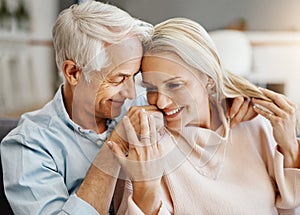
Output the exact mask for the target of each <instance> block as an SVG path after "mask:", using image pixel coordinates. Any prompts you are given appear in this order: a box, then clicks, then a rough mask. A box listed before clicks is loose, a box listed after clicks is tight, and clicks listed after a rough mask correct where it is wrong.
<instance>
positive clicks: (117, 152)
mask: <svg viewBox="0 0 300 215" xmlns="http://www.w3.org/2000/svg"><path fill="white" fill-rule="evenodd" d="M106 145H107V146H108V147H109V149H110V150H111V151H112V152H113V154H114V155H115V156H116V157H118V158H125V157H126V153H125V152H124V151H123V150H122V149H121V148H120V147H119V145H118V144H116V143H115V142H113V141H111V140H109V141H107V142H106Z"/></svg>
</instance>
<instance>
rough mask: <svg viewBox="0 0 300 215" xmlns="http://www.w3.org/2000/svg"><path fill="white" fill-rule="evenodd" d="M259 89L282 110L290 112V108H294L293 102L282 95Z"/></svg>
mask: <svg viewBox="0 0 300 215" xmlns="http://www.w3.org/2000/svg"><path fill="white" fill-rule="evenodd" d="M259 89H260V90H261V91H262V93H263V94H264V95H265V96H267V97H268V98H270V99H271V100H272V101H273V102H274V103H275V104H276V105H277V106H278V107H279V108H281V109H284V110H288V109H289V107H290V106H294V104H293V102H291V101H289V100H288V98H286V97H285V96H284V95H282V94H279V93H276V92H274V91H272V90H268V89H264V88H259Z"/></svg>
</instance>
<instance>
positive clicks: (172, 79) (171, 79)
mask: <svg viewBox="0 0 300 215" xmlns="http://www.w3.org/2000/svg"><path fill="white" fill-rule="evenodd" d="M179 78H181V77H179V76H176V77H173V78H170V79H168V80H165V81H163V83H167V82H169V81H174V80H176V79H179Z"/></svg>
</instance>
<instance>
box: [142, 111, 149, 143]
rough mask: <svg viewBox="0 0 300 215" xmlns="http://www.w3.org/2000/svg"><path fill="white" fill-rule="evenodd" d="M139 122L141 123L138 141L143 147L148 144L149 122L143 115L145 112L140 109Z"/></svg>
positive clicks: (145, 115)
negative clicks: (139, 140)
mask: <svg viewBox="0 0 300 215" xmlns="http://www.w3.org/2000/svg"><path fill="white" fill-rule="evenodd" d="M140 122H141V132H140V133H141V134H140V139H141V142H142V143H143V144H145V145H149V144H150V127H149V121H148V116H147V114H146V113H145V110H144V109H142V110H141V112H140Z"/></svg>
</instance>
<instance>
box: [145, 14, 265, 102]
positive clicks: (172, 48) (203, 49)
mask: <svg viewBox="0 0 300 215" xmlns="http://www.w3.org/2000/svg"><path fill="white" fill-rule="evenodd" d="M144 51H145V54H150V55H151V54H159V53H173V54H176V55H177V56H179V57H180V58H181V59H182V60H183V62H184V63H186V64H187V65H188V66H190V67H192V68H194V69H196V70H197V71H200V72H202V73H204V74H206V75H207V76H208V77H210V78H211V79H212V80H213V81H214V83H215V88H214V93H215V94H216V95H215V96H216V98H217V100H219V101H220V100H221V99H222V98H224V97H225V98H234V97H238V96H243V97H246V98H252V97H254V98H260V99H264V100H269V99H268V98H267V97H266V96H264V95H263V94H262V93H261V92H260V90H259V89H258V88H257V87H256V86H255V85H253V84H252V83H250V82H249V81H247V80H246V79H244V78H242V77H240V76H238V75H235V74H233V73H231V72H229V71H226V70H225V69H223V68H222V65H221V62H220V58H219V56H218V53H217V50H216V46H215V45H214V43H213V41H212V39H211V38H210V36H209V34H208V33H207V32H206V30H205V29H204V28H203V27H202V26H201V25H200V24H198V23H196V22H194V21H192V20H189V19H186V18H172V19H169V20H166V21H164V22H162V23H160V24H158V25H156V26H154V32H153V35H152V38H151V39H150V40H148V41H146V42H145V43H144Z"/></svg>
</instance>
